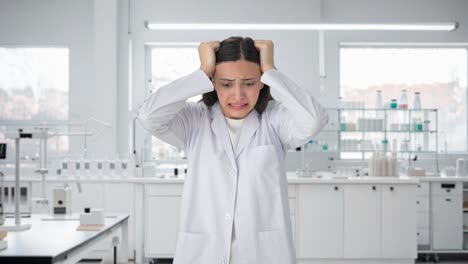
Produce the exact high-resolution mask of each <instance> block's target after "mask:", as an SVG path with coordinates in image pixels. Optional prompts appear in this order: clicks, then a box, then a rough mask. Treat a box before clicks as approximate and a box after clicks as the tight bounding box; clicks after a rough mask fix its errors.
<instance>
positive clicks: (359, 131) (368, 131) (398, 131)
mask: <svg viewBox="0 0 468 264" xmlns="http://www.w3.org/2000/svg"><path fill="white" fill-rule="evenodd" d="M321 132H341V133H385V132H387V133H411V134H413V133H414V134H417V133H436V132H437V131H435V130H428V131H401V130H384V131H382V130H372V131H371V130H322V131H321Z"/></svg>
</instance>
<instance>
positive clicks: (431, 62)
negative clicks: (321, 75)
mask: <svg viewBox="0 0 468 264" xmlns="http://www.w3.org/2000/svg"><path fill="white" fill-rule="evenodd" d="M467 60H468V58H467V50H466V49H463V48H341V49H340V94H341V97H342V98H343V100H346V101H348V100H349V101H364V103H365V106H366V107H367V108H374V107H375V105H376V93H377V90H381V91H382V97H383V101H384V103H388V102H390V100H391V99H397V101H398V102H399V101H400V96H401V90H406V91H407V94H408V104H409V108H413V98H414V93H415V92H420V93H421V95H420V97H421V106H422V108H437V109H438V110H439V112H438V117H439V119H438V133H439V151H444V150H445V143H446V146H447V151H466V145H467V140H466V135H467V134H466V121H467V117H466V96H467V95H466V88H467V72H468V71H467ZM434 129H435V128H434ZM445 141H446V142H445Z"/></svg>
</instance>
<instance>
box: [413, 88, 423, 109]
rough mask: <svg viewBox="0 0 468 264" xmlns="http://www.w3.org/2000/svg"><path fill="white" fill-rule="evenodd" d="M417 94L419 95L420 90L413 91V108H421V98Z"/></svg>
mask: <svg viewBox="0 0 468 264" xmlns="http://www.w3.org/2000/svg"><path fill="white" fill-rule="evenodd" d="M419 95H420V92H415V93H414V98H413V108H414V109H421V98H420V97H419Z"/></svg>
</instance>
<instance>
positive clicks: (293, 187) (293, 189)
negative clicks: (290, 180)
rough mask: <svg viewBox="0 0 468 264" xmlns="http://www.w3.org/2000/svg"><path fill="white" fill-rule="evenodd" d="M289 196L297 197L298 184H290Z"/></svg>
mask: <svg viewBox="0 0 468 264" xmlns="http://www.w3.org/2000/svg"><path fill="white" fill-rule="evenodd" d="M288 196H289V197H290V198H295V197H296V184H289V185H288Z"/></svg>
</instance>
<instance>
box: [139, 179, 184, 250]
mask: <svg viewBox="0 0 468 264" xmlns="http://www.w3.org/2000/svg"><path fill="white" fill-rule="evenodd" d="M182 188H183V185H182V184H147V185H146V186H145V224H144V226H145V234H144V239H145V250H144V251H145V257H148V258H166V257H167V258H172V257H173V256H174V253H175V249H176V243H177V234H178V231H179V218H180V206H181V201H182Z"/></svg>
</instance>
